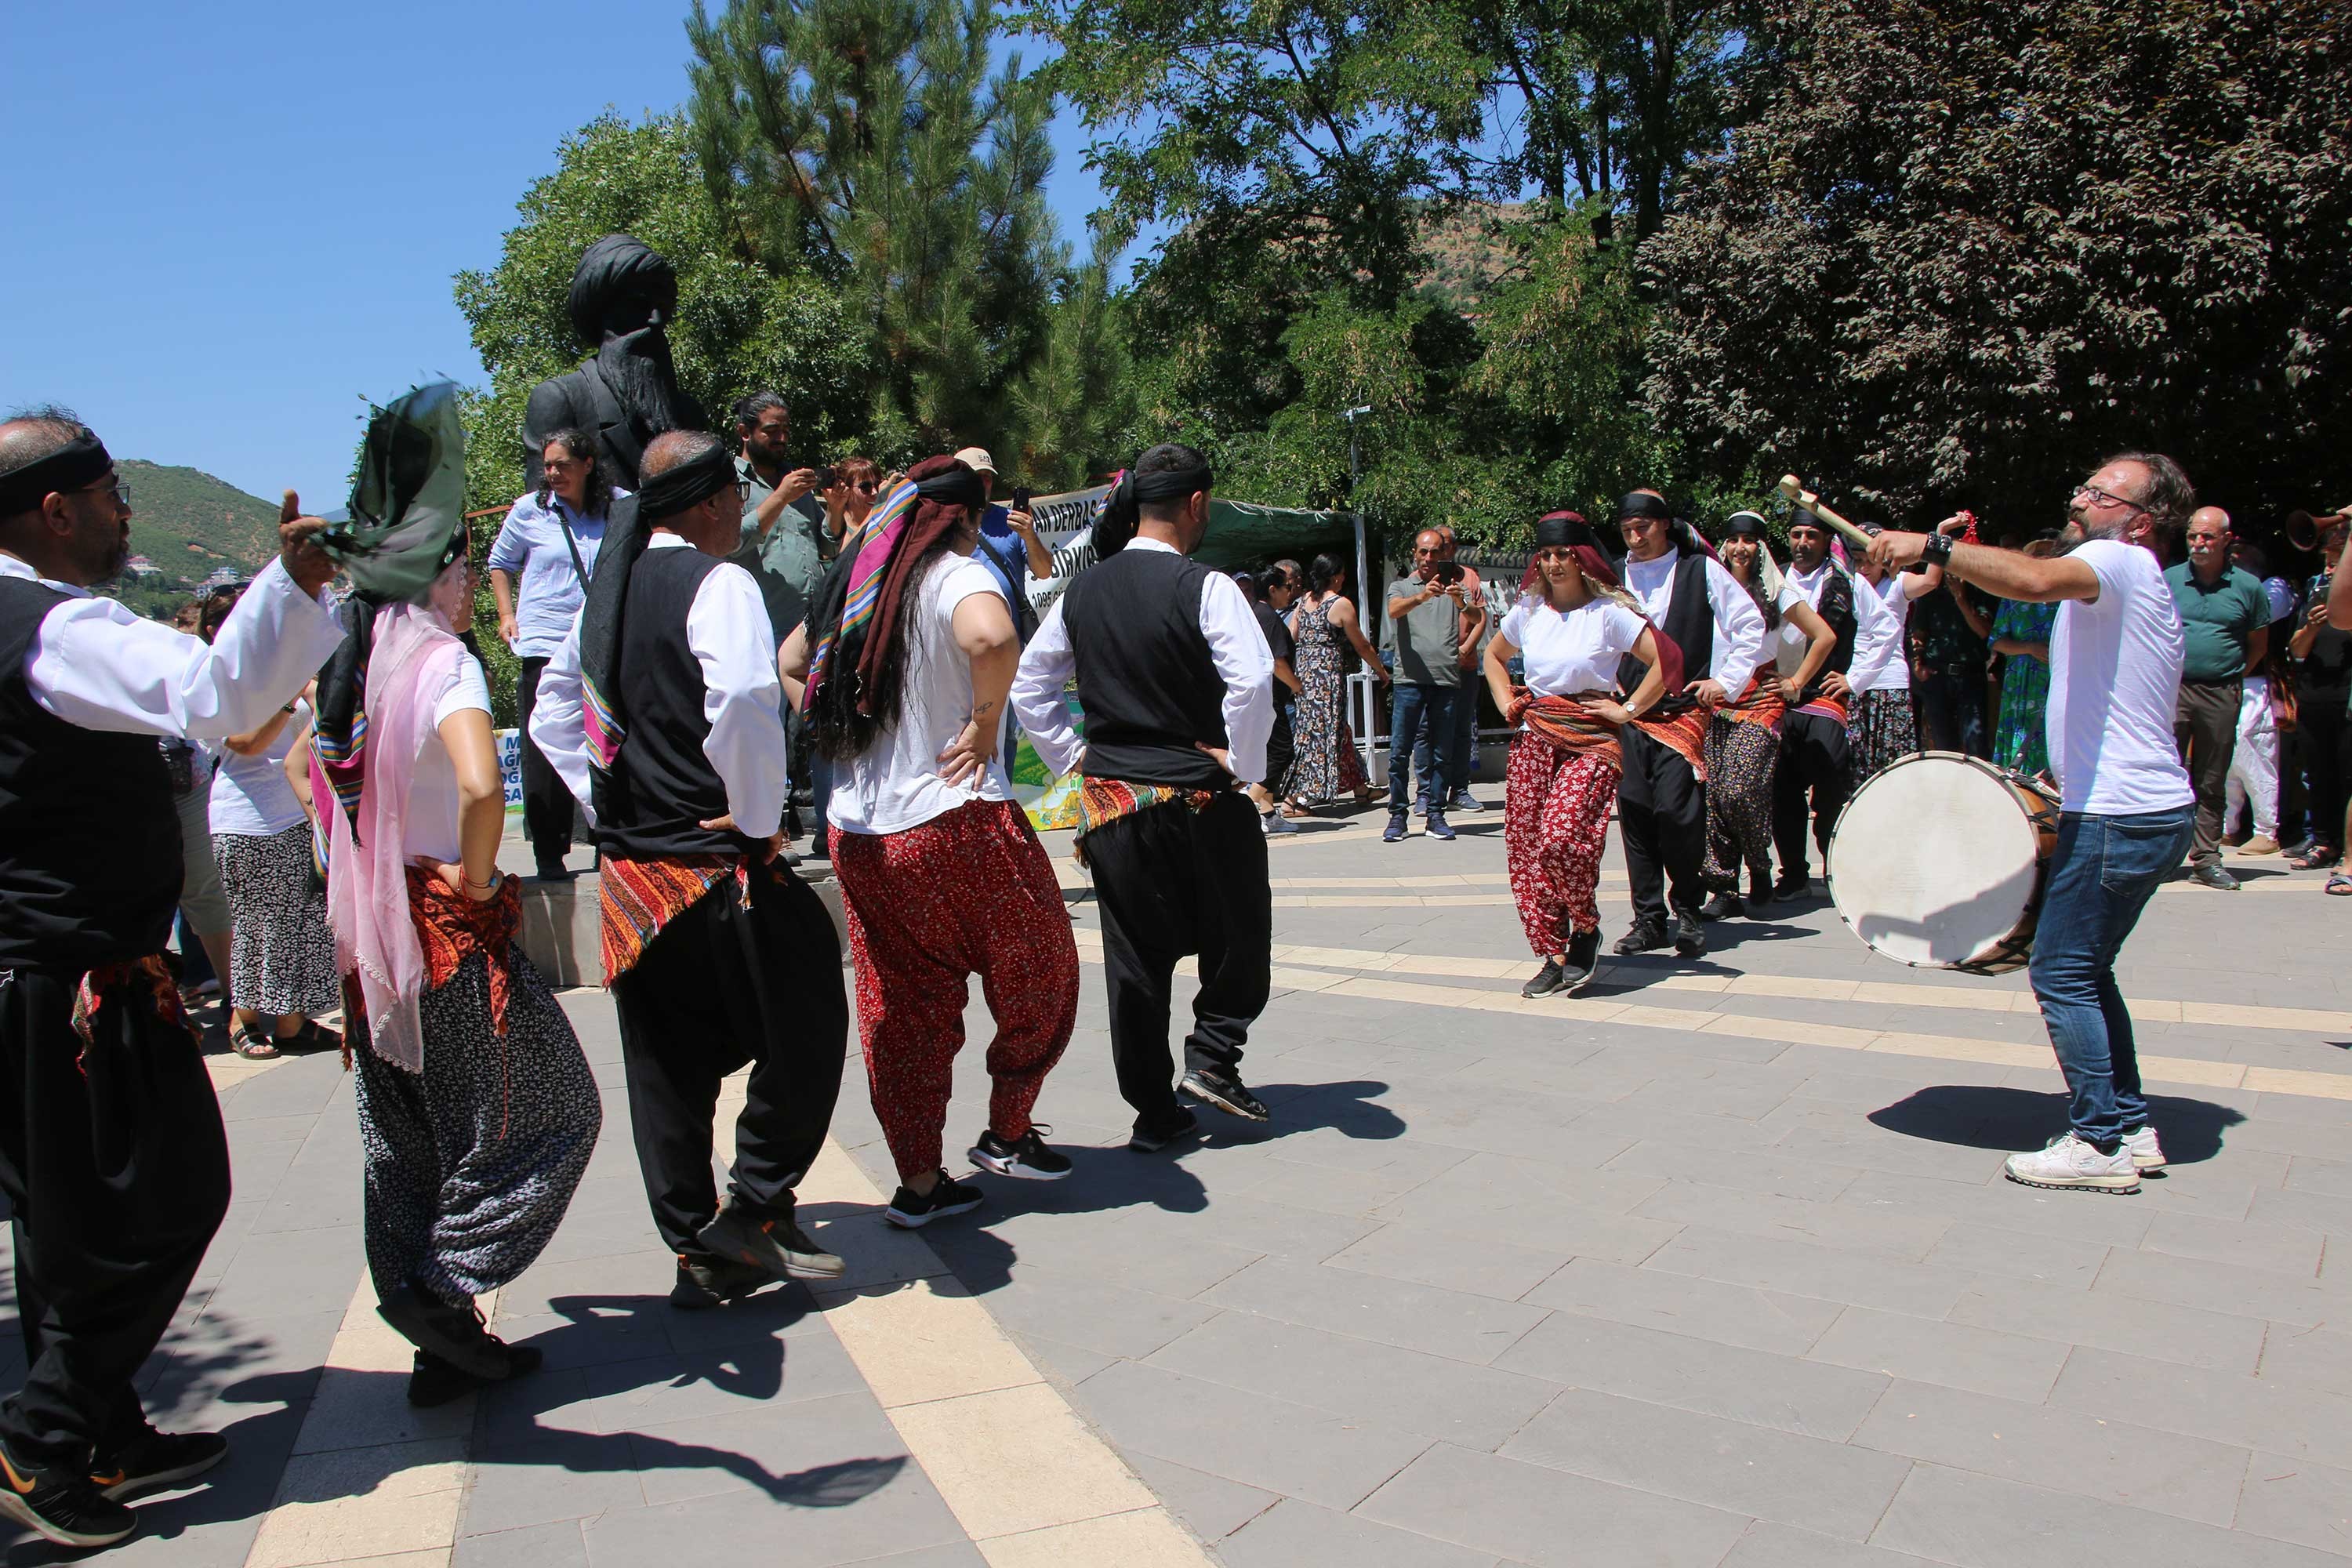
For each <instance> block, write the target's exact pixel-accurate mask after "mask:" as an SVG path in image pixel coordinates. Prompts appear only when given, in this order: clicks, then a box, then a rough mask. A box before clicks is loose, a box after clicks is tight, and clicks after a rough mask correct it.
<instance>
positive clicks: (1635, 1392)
mask: <svg viewBox="0 0 2352 1568" xmlns="http://www.w3.org/2000/svg"><path fill="white" fill-rule="evenodd" d="M1496 1364H1497V1365H1498V1366H1502V1367H1505V1368H1507V1369H1508V1370H1511V1371H1514V1372H1524V1373H1530V1374H1532V1375H1534V1376H1536V1377H1540V1378H1545V1379H1548V1380H1549V1381H1550V1382H1552V1383H1557V1384H1569V1385H1570V1386H1572V1387H1579V1388H1591V1389H1599V1390H1601V1391H1602V1392H1604V1393H1609V1394H1623V1395H1627V1396H1630V1397H1632V1398H1634V1399H1643V1400H1649V1401H1651V1402H1653V1403H1655V1404H1659V1405H1674V1406H1675V1407H1677V1408H1679V1409H1684V1410H1691V1411H1696V1412H1699V1413H1701V1414H1704V1415H1717V1416H1723V1417H1726V1418H1727V1419H1729V1420H1733V1421H1741V1422H1746V1423H1748V1424H1749V1425H1751V1426H1769V1427H1772V1428H1775V1429H1777V1430H1779V1431H1783V1432H1793V1433H1798V1434H1801V1435H1803V1436H1810V1437H1823V1438H1828V1439H1831V1440H1832V1441H1838V1442H1843V1440H1844V1439H1846V1438H1847V1437H1849V1436H1853V1429H1854V1428H1855V1427H1857V1426H1861V1425H1862V1422H1863V1418H1864V1416H1866V1415H1869V1414H1870V1411H1871V1407H1872V1406H1873V1405H1875V1404H1877V1403H1878V1397H1879V1395H1880V1394H1883V1393H1884V1392H1885V1389H1886V1384H1887V1379H1886V1378H1885V1377H1884V1376H1882V1375H1879V1374H1877V1373H1874V1372H1871V1371H1868V1370H1852V1369H1849V1368H1846V1367H1842V1366H1831V1365H1826V1364H1822V1363H1816V1362H1809V1361H1800V1360H1798V1359H1796V1358H1795V1357H1793V1356H1787V1355H1775V1354H1772V1353H1770V1352H1766V1351H1756V1350H1744V1349H1741V1348H1740V1347H1738V1346H1736V1345H1726V1344H1718V1343H1716V1342H1712V1341H1708V1340H1693V1339H1686V1338H1684V1337H1682V1336H1679V1335H1675V1334H1669V1333H1663V1332H1660V1331H1658V1330H1655V1329H1645V1328H1637V1327H1635V1326H1633V1325H1632V1324H1629V1323H1612V1322H1603V1321H1596V1320H1594V1319H1591V1318H1580V1317H1577V1316H1575V1315H1573V1314H1571V1313H1568V1312H1556V1313H1554V1314H1553V1315H1552V1316H1551V1317H1549V1319H1547V1320H1545V1321H1544V1322H1543V1323H1542V1324H1541V1325H1540V1326H1538V1328H1537V1329H1536V1330H1535V1331H1533V1332H1531V1333H1529V1334H1528V1337H1527V1338H1525V1339H1523V1340H1521V1341H1520V1342H1518V1343H1517V1344H1516V1345H1514V1346H1512V1347H1511V1349H1510V1350H1509V1351H1508V1352H1506V1353H1505V1354H1504V1356H1503V1357H1502V1359H1501V1360H1500V1361H1499V1362H1498V1363H1496Z"/></svg>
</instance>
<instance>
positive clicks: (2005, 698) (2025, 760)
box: [1992, 539, 2058, 773]
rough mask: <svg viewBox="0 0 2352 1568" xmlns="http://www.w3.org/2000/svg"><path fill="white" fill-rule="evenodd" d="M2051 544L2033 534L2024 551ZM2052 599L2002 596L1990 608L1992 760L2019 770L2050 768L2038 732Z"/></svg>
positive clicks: (2050, 548)
mask: <svg viewBox="0 0 2352 1568" xmlns="http://www.w3.org/2000/svg"><path fill="white" fill-rule="evenodd" d="M2057 552H2058V551H2057V546H2056V545H2055V544H2054V543H2052V542H2047V541H2043V540H2038V539H2037V540H2035V541H2034V542H2032V543H2031V544H2028V545H2027V546H2026V547H2025V553H2026V554H2028V555H2031V556H2032V557H2033V558H2034V559H2036V560H2047V559H2048V558H2049V557H2051V556H2053V555H2055V554H2056V553H2057ZM2057 619H2058V606H2057V605H2054V604H2042V605H2036V604H2028V603H2025V602H2023V601H2021V600H2017V599H2003V600H2002V601H2001V602H2000V608H1998V609H1996V610H1995V611H1994V612H1993V617H1992V651H1993V652H1995V653H1997V654H1999V655H2000V657H2001V659H2002V664H2001V667H2000V721H1999V722H1997V723H1996V724H1994V726H1993V735H1992V760H1993V761H1994V762H1996V763H2000V765H2001V766H2002V767H2005V768H2014V769H2016V770H2017V771H2018V772H2019V773H2046V772H2048V771H2049V768H2050V747H2049V743H2048V740H2047V738H2046V736H2045V734H2044V732H2043V724H2042V719H2043V714H2044V710H2046V709H2047V708H2048V707H2049V705H2050V629H2051V627H2052V626H2054V625H2055V624H2056V623H2057Z"/></svg>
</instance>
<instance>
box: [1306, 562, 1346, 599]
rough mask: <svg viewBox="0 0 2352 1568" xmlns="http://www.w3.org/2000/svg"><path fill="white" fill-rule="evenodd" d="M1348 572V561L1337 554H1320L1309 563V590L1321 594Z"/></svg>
mask: <svg viewBox="0 0 2352 1568" xmlns="http://www.w3.org/2000/svg"><path fill="white" fill-rule="evenodd" d="M1347 574H1348V563H1346V562H1344V561H1342V560H1340V559H1339V557H1338V556H1336V555H1328V554H1327V555H1318V556H1317V557H1316V558H1315V559H1314V560H1313V561H1311V562H1309V563H1307V592H1308V593H1310V594H1320V593H1322V592H1323V591H1324V590H1325V589H1327V588H1328V587H1330V586H1331V584H1334V583H1336V582H1338V581H1339V579H1340V578H1342V577H1345V576H1346V575H1347Z"/></svg>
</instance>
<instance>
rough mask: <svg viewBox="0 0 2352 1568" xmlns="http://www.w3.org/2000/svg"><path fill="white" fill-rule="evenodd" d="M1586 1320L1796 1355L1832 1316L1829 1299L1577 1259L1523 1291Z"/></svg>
mask: <svg viewBox="0 0 2352 1568" xmlns="http://www.w3.org/2000/svg"><path fill="white" fill-rule="evenodd" d="M1527 1300H1529V1301H1531V1302H1533V1303H1535V1304H1536V1305H1538V1306H1542V1307H1553V1308H1557V1309H1559V1310H1561V1311H1563V1312H1572V1313H1575V1314H1577V1315H1578V1316H1580V1317H1585V1318H1605V1319H1609V1320H1611V1321H1615V1322H1621V1323H1632V1324H1635V1325H1638V1326H1643V1327H1647V1328H1654V1329H1663V1330H1665V1331H1668V1332H1670V1333H1675V1334H1686V1335H1692V1336H1695V1337H1696V1338H1699V1339H1706V1340H1719V1341H1721V1342H1724V1343H1725V1344H1732V1345H1745V1346H1747V1347H1748V1348H1749V1349H1751V1350H1763V1351H1779V1352H1784V1353H1787V1354H1801V1353H1803V1352H1804V1350H1805V1349H1806V1347H1807V1346H1809V1345H1811V1343H1812V1342H1814V1341H1815V1340H1817V1339H1819V1338H1821V1336H1822V1331H1824V1330H1826V1329H1827V1328H1828V1327H1829V1326H1830V1324H1831V1323H1832V1322H1833V1321H1836V1318H1837V1315H1838V1310H1839V1309H1838V1308H1837V1306H1836V1305H1835V1304H1834V1303H1832V1302H1828V1301H1821V1300H1814V1299H1812V1298H1811V1297H1808V1296H1796V1295H1789V1294H1785V1293H1783V1292H1780V1291H1774V1290H1759V1289H1754V1288H1752V1287H1749V1286H1745V1285H1727V1284H1723V1283H1721V1282H1719V1281H1716V1280H1712V1279H1699V1278H1696V1277H1694V1276H1690V1275H1684V1274H1674V1273H1668V1272H1666V1271H1664V1270H1663V1269H1656V1268H1626V1267H1624V1266H1622V1265H1621V1264H1615V1263H1608V1262H1603V1261H1601V1260H1600V1259H1597V1258H1577V1259H1576V1260H1575V1261H1573V1262H1571V1263H1570V1264H1569V1266H1568V1267H1567V1268H1563V1269H1561V1270H1560V1271H1559V1273H1557V1274H1555V1275H1553V1276H1552V1277H1551V1278H1550V1279H1547V1280H1545V1281H1544V1282H1543V1283H1542V1284H1540V1285H1538V1286H1537V1287H1536V1288H1535V1289H1532V1290H1530V1291H1528V1294H1527Z"/></svg>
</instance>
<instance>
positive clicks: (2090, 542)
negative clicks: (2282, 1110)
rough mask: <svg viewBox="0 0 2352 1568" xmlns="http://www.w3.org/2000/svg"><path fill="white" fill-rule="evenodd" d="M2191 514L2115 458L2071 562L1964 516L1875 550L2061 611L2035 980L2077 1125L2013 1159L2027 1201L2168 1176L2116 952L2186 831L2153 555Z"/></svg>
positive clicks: (2084, 517)
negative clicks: (2051, 840) (2051, 1190)
mask: <svg viewBox="0 0 2352 1568" xmlns="http://www.w3.org/2000/svg"><path fill="white" fill-rule="evenodd" d="M2196 501H2197V495H2196V492H2195V491H2194V490H2192V489H2190V488H2189V479H2188V477H2187V476H2186V475H2184V474H2183V473H2182V472H2181V471H2180V467H2179V464H2177V463H2175V462H2174V461H2173V460H2172V459H2171V458H2166V457H2160V456H2158V455H2157V454H2155V453H2148V452H2126V453H2125V454H2124V455H2122V456H2121V457H2117V458H2110V459H2108V460H2107V462H2106V463H2105V464H2104V465H2102V466H2101V467H2100V468H2099V471H2098V472H2097V473H2095V474H2093V475H2092V476H2091V477H2090V479H2089V480H2088V481H2087V482H2086V483H2084V484H2082V485H2079V486H2077V487H2076V488H2075V490H2074V498H2073V501H2072V504H2071V505H2070V507H2069V508H2068V510H2070V511H2071V512H2072V514H2073V516H2074V520H2075V521H2077V522H2079V523H2080V524H2081V525H2082V527H2083V531H2084V534H2085V535H2086V536H2087V537H2086V538H2085V539H2084V542H2083V544H2082V546H2081V547H2080V548H2079V549H2077V550H2075V551H2074V553H2072V554H2071V555H2053V556H2046V557H2036V556H2032V555H2027V554H2024V553H2022V552H2018V551H2013V550H1996V549H1994V548H1992V547H1990V546H1989V545H1982V544H1969V543H1964V542H1960V541H1959V540H1958V538H1957V537H1956V536H1957V535H1958V533H1959V532H1960V531H1962V530H1963V529H1965V528H1966V527H1967V525H1968V520H1967V518H1966V517H1965V516H1961V517H1954V518H1948V519H1946V520H1945V521H1944V522H1943V523H1942V524H1941V525H1940V526H1939V529H1938V531H1937V532H1935V533H1897V532H1895V531H1892V530H1889V531H1886V532H1885V533H1881V534H1880V535H1879V536H1878V537H1877V538H1876V539H1874V540H1873V541H1872V542H1871V546H1870V554H1871V558H1872V559H1873V560H1874V561H1876V562H1877V563H1879V565H1880V566H1881V567H1882V568H1883V569H1885V570H1887V571H1900V570H1901V569H1902V568H1904V567H1906V566H1908V565H1910V564H1911V563H1914V562H1916V561H1926V562H1927V563H1930V564H1933V565H1940V566H1941V567H1943V569H1944V572H1945V574H1946V575H1948V576H1951V577H1957V578H1958V579H1959V580H1960V581H1961V582H1964V583H1968V584H1973V585H1975V586H1976V587H1979V588H1982V589H1984V590H1986V591H1987V592H1989V593H1991V594H1995V595H1999V596H2000V597H2001V598H2004V599H2016V600H2020V601H2022V602H2024V603H2027V604H2037V605H2046V604H2052V603H2055V604H2056V605H2058V618H2057V620H2056V622H2055V623H2054V625H2053V626H2052V628H2051V633H2050V707H2049V716H2048V728H2049V734H2050V767H2051V771H2052V772H2053V773H2055V774H2057V777H2058V787H2059V792H2060V795H2061V797H2062V798H2061V800H2060V804H2059V811H2060V815H2059V818H2058V845H2057V848H2056V851H2055V853H2054V854H2053V858H2052V859H2051V862H2050V875H2049V879H2048V880H2047V882H2045V883H2044V885H2043V893H2042V923H2041V925H2040V926H2039V927H2038V928H2037V930H2036V932H2035V935H2034V940H2033V963H2032V969H2031V971H2030V973H2032V980H2033V994H2034V999H2035V1000H2036V1001H2038V1002H2040V1003H2041V1005H2042V1020H2043V1022H2044V1023H2046V1024H2047V1025H2048V1026H2049V1028H2050V1043H2051V1046H2052V1047H2053V1048H2054V1049H2055V1050H2056V1052H2057V1054H2058V1066H2059V1068H2060V1070H2062V1071H2063V1073H2064V1074H2065V1075H2066V1088H2067V1090H2068V1092H2069V1094H2070V1096H2071V1097H2072V1101H2073V1104H2072V1108H2071V1112H2070V1121H2071V1122H2072V1125H2071V1127H2070V1128H2069V1130H2068V1131H2065V1132H2064V1133H2062V1134H2061V1135H2060V1136H2058V1137H2057V1138H2055V1139H2053V1140H2052V1141H2051V1143H2050V1146H2049V1147H2048V1148H2046V1149H2041V1150H2036V1151H2034V1152H2031V1153H2023V1154H2012V1155H2011V1156H2010V1158H2009V1164H2008V1174H2009V1179H2010V1180H2011V1181H2013V1182H2021V1183H2023V1184H2025V1185H2027V1186H2033V1187H2062V1188H2064V1187H2087V1188H2091V1189H2094V1190H2101V1191H2107V1192H2137V1190H2138V1188H2139V1184H2140V1173H2142V1172H2144V1171H2160V1170H2162V1169H2163V1168H2164V1163H2165V1160H2164V1151H2163V1149H2162V1147H2161V1146H2160V1145H2159V1144H2158V1142H2157V1137H2156V1129H2155V1128H2154V1127H2152V1126H2150V1125H2149V1124H2148V1119H2147V1115H2148V1106H2147V1100H2146V1098H2145V1097H2143V1096H2142V1094H2141V1092H2140V1079H2139V1061H2138V1058H2137V1056H2136V1055H2135V1054H2134V1050H2133V1044H2132V1022H2131V1013H2130V1010H2129V1009H2128V1008H2126V1006H2125V1005H2124V998H2123V994H2122V993H2121V992H2120V991H2118V990H2117V989H2116V953H2117V952H2120V951H2121V950H2122V948H2123V945H2124V940H2125V939H2126V937H2128V936H2130V935H2131V933H2132V928H2133V927H2134V926H2135V925H2137V924H2138V923H2139V917H2140V911H2141V910H2144V909H2146V908H2147V900H2148V897H2149V895H2151V894H2153V893H2154V892H2155V891H2156V889H2157V885H2158V883H2160V882H2162V881H2163V880H2164V879H2165V878H2166V877H2168V876H2169V875H2170V874H2171V871H2172V868H2174V867H2175V866H2177V865H2179V862H2180V857H2181V854H2182V852H2183V851H2185V850H2186V849H2187V848H2188V847H2189V840H2190V838H2191V837H2193V836H2194V835H2195V832H2196V826H2197V810H2198V802H2197V793H2196V791H2195V790H2194V789H2192V788H2191V787H2190V785H2189V772H2188V770H2187V769H2186V768H2185V767H2183V766H2182V765H2181V761H2180V753H2179V748H2178V747H2177V746H2176V745H2175V744H2174V742H2173V735H2172V720H2173V710H2174V704H2175V702H2176V700H2177V698H2178V693H2179V687H2180V671H2181V665H2182V661H2183V659H2184V658H2185V655H2186V646H2187V645H2186V637H2185V635H2184V633H2183V631H2182V629H2181V616H2180V612H2179V609H2178V607H2176V606H2175V605H2174V603H2173V596H2172V594H2171V593H2170V592H2168V590H2167V586H2166V584H2165V577H2164V569H2163V567H2162V566H2161V565H2159V564H2158V561H2157V555H2156V551H2157V545H2158V540H2159V538H2160V537H2161V536H2162V535H2163V533H2164V532H2165V531H2168V530H2171V529H2177V528H2179V526H2180V523H2181V521H2182V519H2184V518H2185V517H2186V516H2187V515H2188V513H2189V509H2190V508H2191V507H2192V506H2194V505H2195V504H2196Z"/></svg>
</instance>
